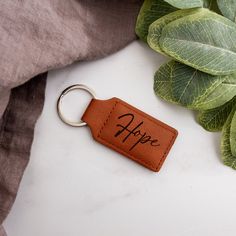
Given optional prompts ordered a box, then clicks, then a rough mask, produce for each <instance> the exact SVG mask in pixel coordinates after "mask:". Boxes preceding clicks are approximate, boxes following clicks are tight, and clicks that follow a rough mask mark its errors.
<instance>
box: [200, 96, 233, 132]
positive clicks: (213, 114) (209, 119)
mask: <svg viewBox="0 0 236 236" xmlns="http://www.w3.org/2000/svg"><path fill="white" fill-rule="evenodd" d="M235 104H236V99H235V98H233V99H232V100H230V101H229V102H227V103H225V104H224V105H222V106H220V107H216V108H214V109H211V110H206V111H200V112H199V113H198V116H197V120H198V123H199V124H200V125H201V126H202V127H203V128H204V129H206V130H207V131H210V132H217V131H220V130H222V128H223V126H224V124H225V122H226V120H227V118H228V116H229V114H230V112H231V111H232V109H233V106H234V105H235Z"/></svg>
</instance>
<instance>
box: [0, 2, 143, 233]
mask: <svg viewBox="0 0 236 236" xmlns="http://www.w3.org/2000/svg"><path fill="white" fill-rule="evenodd" d="M141 4H142V1H141V0H87V1H86V0H66V1H65V0H41V1H38V0H7V1H0V35H1V37H0V55H1V59H0V236H5V235H6V234H5V231H4V229H3V228H2V226H1V224H2V222H3V221H4V219H5V218H6V216H7V214H8V213H9V211H10V209H11V207H12V204H13V202H14V200H15V197H16V194H17V190H18V188H19V184H20V180H21V178H22V175H23V172H24V169H25V168H26V166H27V163H28V161H29V156H30V148H31V144H32V140H33V134H34V126H35V122H36V121H37V118H38V117H39V115H40V113H41V111H42V108H43V102H44V91H45V84H46V77H47V73H45V72H47V71H48V70H50V69H55V68H59V67H63V66H66V65H68V64H71V63H73V62H74V61H81V60H93V59H96V58H101V57H104V56H106V55H109V54H111V53H113V52H115V51H117V50H119V49H120V48H122V47H125V46H126V45H127V44H128V43H130V42H131V41H132V40H134V39H135V38H136V36H135V32H134V28H135V21H136V17H137V14H138V11H139V8H140V6H141ZM33 77H34V78H33ZM30 78H33V79H31V80H30ZM29 80H30V81H29ZM27 81H29V82H27ZM13 88H14V89H13ZM22 214H23V213H22Z"/></svg>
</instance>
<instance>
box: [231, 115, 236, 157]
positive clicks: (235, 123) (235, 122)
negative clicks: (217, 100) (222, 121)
mask: <svg viewBox="0 0 236 236" xmlns="http://www.w3.org/2000/svg"><path fill="white" fill-rule="evenodd" d="M230 147H231V152H232V155H233V156H235V157H236V112H235V113H234V115H233V118H232V121H231V126H230Z"/></svg>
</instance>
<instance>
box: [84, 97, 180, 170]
mask: <svg viewBox="0 0 236 236" xmlns="http://www.w3.org/2000/svg"><path fill="white" fill-rule="evenodd" d="M82 120H83V121H84V122H86V123H87V124H88V125H89V127H90V129H91V132H92V135H93V137H94V139H95V140H97V141H98V142H100V143H102V144H104V145H106V146H108V147H110V148H112V149H114V150H115V151H117V152H119V153H121V154H123V155H124V156H126V157H128V158H130V159H132V160H133V161H136V162H138V163H139V164H141V165H143V166H145V167H147V168H148V169H150V170H153V171H159V170H160V168H161V166H162V164H163V162H164V160H165V158H166V156H167V154H168V152H169V150H170V148H171V147H172V145H173V143H174V141H175V139H176V137H177V134H178V132H177V131H176V130H175V129H173V128H172V127H170V126H168V125H166V124H164V123H162V122H161V121H159V120H157V119H155V118H153V117H151V116H149V115H148V114H146V113H144V112H142V111H140V110H138V109H137V108H135V107H133V106H131V105H129V104H127V103H126V102H124V101H122V100H120V99H118V98H111V99H109V100H97V99H92V101H91V102H90V104H89V106H88V107H87V109H86V111H85V113H84V114H83V117H82Z"/></svg>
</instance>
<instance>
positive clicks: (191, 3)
mask: <svg viewBox="0 0 236 236" xmlns="http://www.w3.org/2000/svg"><path fill="white" fill-rule="evenodd" d="M164 1H165V2H168V3H169V4H170V5H172V6H174V7H176V8H179V9H186V8H194V7H203V1H202V0H164Z"/></svg>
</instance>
